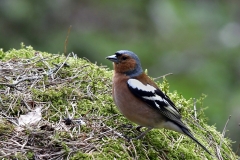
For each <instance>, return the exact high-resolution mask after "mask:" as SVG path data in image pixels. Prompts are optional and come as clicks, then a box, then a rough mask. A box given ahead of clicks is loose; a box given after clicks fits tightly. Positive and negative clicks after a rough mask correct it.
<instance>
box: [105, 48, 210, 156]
mask: <svg viewBox="0 0 240 160" xmlns="http://www.w3.org/2000/svg"><path fill="white" fill-rule="evenodd" d="M106 59H107V60H110V61H112V62H113V70H114V73H113V77H112V81H113V84H112V97H113V101H114V103H115V104H116V106H117V108H118V109H119V111H120V112H121V113H122V114H123V115H124V116H125V117H126V118H127V119H128V120H130V121H132V122H134V123H136V124H138V125H139V127H146V128H147V129H146V131H144V132H142V133H141V134H140V135H139V136H137V137H136V139H140V138H142V137H144V136H145V134H146V133H148V132H149V131H150V130H152V129H154V128H159V129H160V128H165V129H169V130H173V131H176V132H179V133H182V134H184V135H186V136H188V137H190V138H191V139H192V140H193V141H194V142H196V143H197V144H198V145H200V146H201V147H202V148H203V149H204V150H205V151H206V152H207V153H209V154H210V155H211V153H210V151H208V149H207V148H206V147H205V146H203V145H202V144H201V143H200V142H199V141H198V140H197V139H196V138H195V137H194V136H193V134H192V133H191V131H190V129H189V128H188V127H187V126H186V125H185V124H184V123H183V121H182V120H181V118H182V116H181V114H180V112H179V110H178V109H177V107H176V106H175V104H174V103H173V101H172V100H171V99H170V98H169V97H168V96H167V95H166V94H165V93H163V92H162V91H161V89H160V88H159V87H158V86H157V84H156V83H155V82H154V81H153V80H152V79H151V78H150V77H149V76H148V75H147V74H146V73H145V72H144V71H143V69H142V66H141V62H140V59H139V58H138V56H137V55H136V54H135V53H134V52H132V51H129V50H119V51H117V52H115V54H114V55H111V56H108V57H106Z"/></svg>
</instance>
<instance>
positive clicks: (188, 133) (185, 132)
mask: <svg viewBox="0 0 240 160" xmlns="http://www.w3.org/2000/svg"><path fill="white" fill-rule="evenodd" d="M182 131H183V133H184V134H185V135H187V136H188V137H190V138H191V139H192V140H193V141H195V142H196V143H197V144H198V145H199V146H201V147H202V148H203V149H204V150H205V151H206V152H207V153H209V154H210V155H212V154H211V153H210V152H209V150H208V149H207V148H206V147H204V146H203V145H202V144H201V143H200V142H199V141H198V140H197V139H196V138H195V137H194V136H193V135H192V133H191V132H190V131H189V130H188V129H186V128H182Z"/></svg>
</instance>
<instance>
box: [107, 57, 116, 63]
mask: <svg viewBox="0 0 240 160" xmlns="http://www.w3.org/2000/svg"><path fill="white" fill-rule="evenodd" d="M106 59H108V60H110V61H112V62H115V63H118V58H117V56H116V55H111V56H108V57H106Z"/></svg>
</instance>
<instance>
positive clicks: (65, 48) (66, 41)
mask: <svg viewBox="0 0 240 160" xmlns="http://www.w3.org/2000/svg"><path fill="white" fill-rule="evenodd" d="M71 29H72V25H70V26H69V28H68V33H67V37H66V39H65V43H64V55H66V53H67V44H68V37H69V34H70V31H71Z"/></svg>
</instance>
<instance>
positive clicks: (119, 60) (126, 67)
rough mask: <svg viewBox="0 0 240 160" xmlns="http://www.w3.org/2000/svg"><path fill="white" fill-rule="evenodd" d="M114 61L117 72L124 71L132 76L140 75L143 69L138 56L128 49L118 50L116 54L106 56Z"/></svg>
mask: <svg viewBox="0 0 240 160" xmlns="http://www.w3.org/2000/svg"><path fill="white" fill-rule="evenodd" d="M106 59H108V60H110V61H112V62H113V63H114V70H115V72H116V73H123V74H126V75H127V76H130V77H135V76H138V75H140V74H141V73H142V72H143V71H142V67H141V63H140V60H139V58H138V56H137V55H136V54H135V53H133V52H131V51H128V50H120V51H117V52H116V53H115V54H114V55H112V56H108V57H106Z"/></svg>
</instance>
